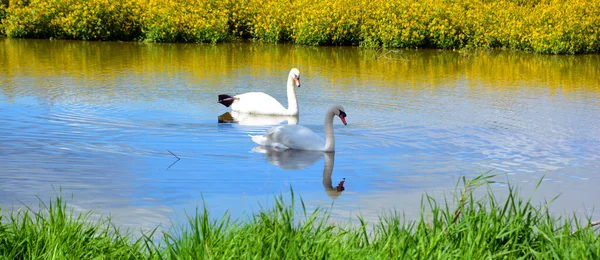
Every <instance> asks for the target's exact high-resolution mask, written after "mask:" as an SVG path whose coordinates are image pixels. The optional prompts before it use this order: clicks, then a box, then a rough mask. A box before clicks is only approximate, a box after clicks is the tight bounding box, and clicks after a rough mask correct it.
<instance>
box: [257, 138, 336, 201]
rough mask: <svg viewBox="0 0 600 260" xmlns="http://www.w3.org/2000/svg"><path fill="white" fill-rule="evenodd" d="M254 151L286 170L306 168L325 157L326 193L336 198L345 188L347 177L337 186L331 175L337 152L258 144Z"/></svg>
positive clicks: (324, 182) (324, 183)
mask: <svg viewBox="0 0 600 260" xmlns="http://www.w3.org/2000/svg"><path fill="white" fill-rule="evenodd" d="M252 152H257V153H262V154H264V155H265V159H266V160H267V161H268V162H269V163H270V164H272V165H275V166H279V168H281V169H284V170H299V169H304V168H306V167H308V166H311V165H313V164H315V163H316V162H317V161H319V160H321V158H323V157H325V164H324V165H323V188H325V193H326V194H327V196H329V197H330V198H332V199H336V198H337V197H339V196H340V195H342V192H343V191H344V190H345V187H344V182H345V181H346V178H343V179H342V180H341V181H340V182H339V184H338V185H336V187H333V181H332V179H331V176H332V174H333V164H334V161H335V153H327V152H320V151H304V150H293V149H286V150H282V149H277V148H273V147H265V146H256V147H254V148H252Z"/></svg>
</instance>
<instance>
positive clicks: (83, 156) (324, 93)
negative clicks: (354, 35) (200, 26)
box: [0, 39, 600, 229]
mask: <svg viewBox="0 0 600 260" xmlns="http://www.w3.org/2000/svg"><path fill="white" fill-rule="evenodd" d="M293 67H296V68H298V69H299V70H300V71H301V81H302V86H301V87H300V88H299V89H298V90H297V96H298V100H299V101H298V102H299V106H300V116H299V118H297V119H291V120H292V121H294V120H298V121H299V124H301V125H304V126H307V127H309V128H311V129H312V130H314V131H315V132H317V133H318V134H321V135H322V133H323V117H324V113H325V111H326V110H327V108H328V107H329V106H330V105H332V104H341V105H343V106H344V107H345V109H346V113H347V115H348V117H347V121H348V125H347V126H344V125H343V124H342V123H341V122H340V121H339V120H338V119H337V118H336V119H335V120H334V129H335V140H336V152H335V155H334V156H333V155H331V154H323V153H315V152H312V153H311V152H294V151H290V152H275V151H271V150H268V151H264V149H263V150H261V149H260V147H256V145H255V144H254V143H253V142H252V141H251V139H250V137H249V135H250V134H259V133H261V132H262V131H264V130H265V129H267V128H268V126H267V125H262V124H260V123H258V124H253V122H252V121H245V120H251V119H252V118H250V119H239V118H237V119H238V120H241V121H240V122H235V121H233V122H232V120H235V118H234V117H233V116H235V115H232V114H231V113H228V112H230V109H229V108H226V107H224V106H222V105H220V104H217V102H216V101H217V95H218V94H239V93H244V92H248V91H262V92H266V93H268V94H271V95H272V96H273V97H275V98H276V99H278V100H280V101H282V103H283V104H284V105H286V104H287V98H286V91H285V85H286V79H287V75H288V72H289V70H290V69H291V68H293ZM598 79H600V56H599V55H577V56H549V55H536V54H530V53H524V52H511V51H485V52H457V51H438V50H391V51H390V50H378V49H364V48H354V47H304V46H293V45H270V44H254V43H237V44H218V45H201V44H145V43H123V42H79V41H50V40H22V39H0V144H1V149H0V165H1V166H2V170H1V171H0V205H1V206H2V207H3V208H4V209H7V208H10V207H23V206H24V205H37V200H38V198H37V197H39V198H41V199H42V200H44V201H47V200H48V199H50V198H51V197H53V196H55V195H56V194H58V193H60V192H62V194H63V195H67V196H68V197H69V198H71V195H72V199H69V201H70V204H71V205H72V206H74V207H75V208H77V209H78V210H94V211H95V212H98V213H99V214H103V215H110V216H111V217H112V219H113V220H114V221H115V222H116V223H118V224H119V225H122V226H124V227H129V228H136V229H137V228H148V229H149V228H154V227H156V226H158V225H163V226H169V225H170V224H171V221H176V222H179V221H181V220H184V219H185V214H186V212H187V213H193V212H194V211H195V209H196V207H202V204H203V203H205V204H206V206H207V207H208V209H209V210H210V211H211V213H212V214H214V215H215V216H220V215H222V214H224V213H225V212H227V211H228V212H230V213H231V214H232V215H233V217H234V218H236V217H242V216H247V215H250V214H251V213H252V212H256V211H257V210H259V209H260V208H261V207H264V206H265V205H269V203H271V202H272V201H273V197H274V196H276V195H278V194H283V195H284V196H285V197H289V193H290V188H292V189H293V190H294V193H295V195H296V196H301V197H302V199H303V200H304V202H305V204H306V206H307V207H308V208H309V209H311V210H312V209H314V208H316V207H325V208H329V207H332V216H333V217H335V218H339V219H342V220H347V219H349V218H354V217H355V216H357V215H362V216H363V217H364V218H365V219H367V220H376V219H377V214H379V213H382V212H386V211H389V210H393V209H396V210H397V211H400V212H404V213H405V215H406V216H407V217H408V218H414V217H415V216H417V215H418V214H419V212H420V208H419V205H420V203H421V197H422V196H423V195H424V194H425V193H426V192H427V193H432V194H446V195H448V196H450V194H451V193H450V192H452V191H453V188H454V186H455V184H456V181H457V180H458V179H459V177H460V176H468V177H473V176H476V175H477V174H479V173H482V172H486V171H490V170H492V172H493V173H497V174H499V176H498V177H496V178H495V179H496V180H499V181H510V183H512V184H516V185H518V187H519V189H520V190H521V191H522V192H523V195H524V196H529V195H530V194H533V197H534V200H535V201H536V202H540V203H541V202H543V201H544V199H547V200H549V199H552V198H554V197H555V196H557V195H560V196H559V197H558V199H557V200H556V201H555V202H554V203H553V204H552V207H551V209H552V211H553V212H555V213H557V214H562V215H565V214H568V215H570V214H572V213H573V212H575V213H577V214H580V215H583V216H590V217H592V218H594V219H600V213H599V212H598V211H594V210H593V209H594V206H595V205H596V199H597V198H598V197H600V191H599V189H598V186H599V185H600V173H599V168H600V163H599V162H600V116H599V115H600V81H599V80H598ZM288 119H289V118H276V119H275V120H276V122H277V123H279V124H286V123H287V120H288ZM176 156H177V157H178V158H179V160H178V159H177V158H176ZM542 177H544V181H543V182H542V184H541V186H540V187H539V188H538V189H537V191H535V192H533V191H534V190H535V187H536V184H537V183H538V181H539V180H540V179H541V178H542ZM343 178H345V185H344V186H345V190H344V191H341V192H340V191H337V190H336V189H335V187H336V186H337V184H338V183H339V182H340V181H341V180H342V179H343ZM492 189H494V190H496V191H497V192H498V194H499V195H502V194H503V193H504V194H505V193H506V187H505V186H504V185H500V184H496V185H492ZM332 203H333V206H331V205H332Z"/></svg>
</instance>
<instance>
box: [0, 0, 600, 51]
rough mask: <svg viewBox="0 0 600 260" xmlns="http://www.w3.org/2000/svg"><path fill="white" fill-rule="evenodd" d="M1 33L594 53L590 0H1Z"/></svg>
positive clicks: (597, 19) (599, 42)
mask: <svg viewBox="0 0 600 260" xmlns="http://www.w3.org/2000/svg"><path fill="white" fill-rule="evenodd" d="M0 33H2V34H5V35H6V36H8V37H24V38H56V39H76V40H122V41H149V42H204V43H217V42H230V41H236V40H241V39H252V40H256V41H261V42H268V43H274V42H291V43H296V44H303V45H357V46H366V47H378V46H381V47H392V48H442V49H465V48H467V49H488V48H507V49H517V50H526V51H533V52H537V53H553V54H575V53H599V52H600V1H596V0H571V1H567V0H498V1H491V0H464V1H458V0H369V1H367V0H260V1H259V0H222V1H217V0H185V1H184V0H144V1H142V0H131V1H109V0H0Z"/></svg>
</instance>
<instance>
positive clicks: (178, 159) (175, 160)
mask: <svg viewBox="0 0 600 260" xmlns="http://www.w3.org/2000/svg"><path fill="white" fill-rule="evenodd" d="M167 151H168V152H169V153H171V154H172V155H173V156H175V158H177V160H175V161H174V162H173V163H172V164H171V165H169V167H167V170H168V169H169V168H171V166H173V165H174V164H175V163H177V162H178V161H179V160H181V158H179V156H177V155H175V154H174V153H173V152H171V151H169V150H167Z"/></svg>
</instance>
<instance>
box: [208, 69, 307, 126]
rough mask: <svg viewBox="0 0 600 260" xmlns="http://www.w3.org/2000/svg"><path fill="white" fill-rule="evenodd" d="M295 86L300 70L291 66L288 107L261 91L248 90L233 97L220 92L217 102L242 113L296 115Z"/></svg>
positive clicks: (298, 83)
mask: <svg viewBox="0 0 600 260" xmlns="http://www.w3.org/2000/svg"><path fill="white" fill-rule="evenodd" d="M296 87H300V71H299V70H298V69H296V68H293V69H292V70H290V74H289V77H288V82H287V97H288V108H285V107H283V105H281V103H279V101H277V100H276V99H275V98H273V97H271V96H269V95H268V94H265V93H263V92H248V93H244V94H239V95H236V96H233V97H232V96H230V95H225V94H222V95H219V101H218V103H221V104H223V105H224V106H226V107H231V110H232V111H237V112H242V113H249V114H266V115H285V116H295V115H298V100H297V99H296Z"/></svg>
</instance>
